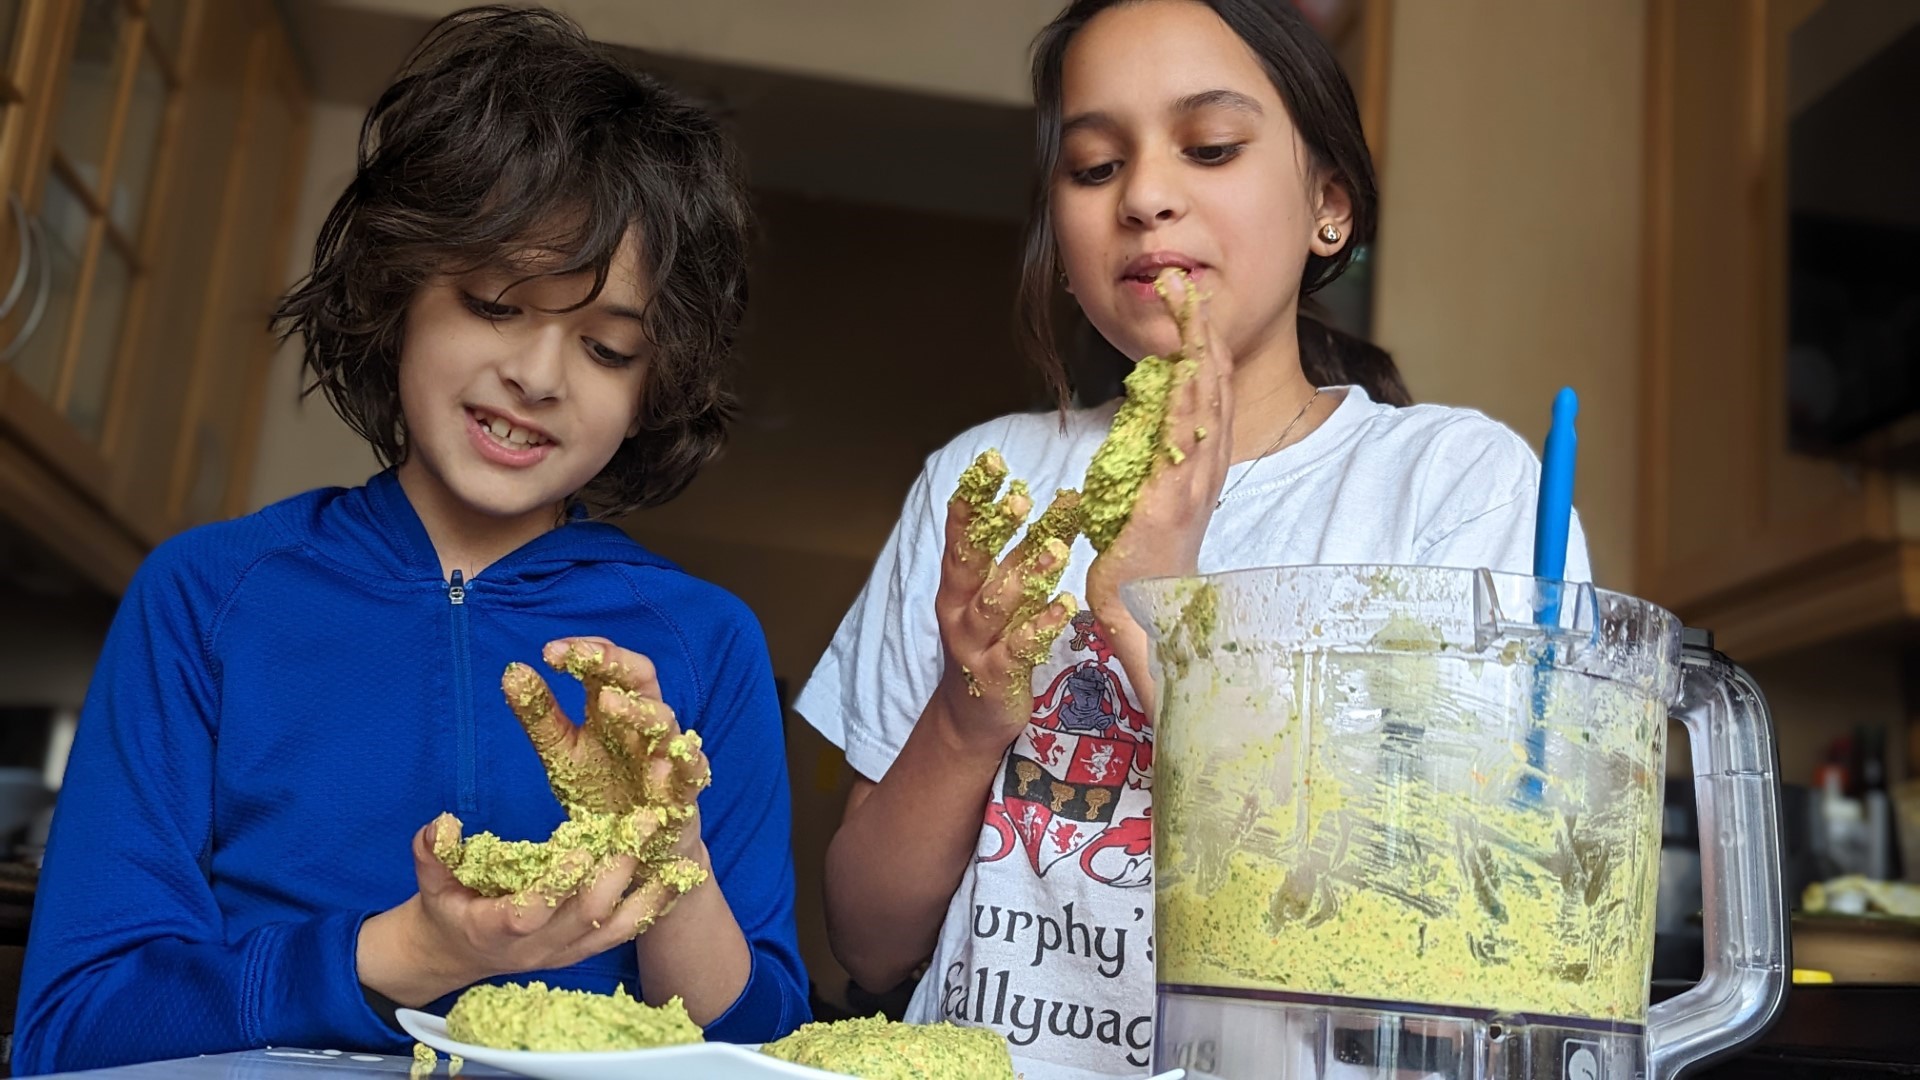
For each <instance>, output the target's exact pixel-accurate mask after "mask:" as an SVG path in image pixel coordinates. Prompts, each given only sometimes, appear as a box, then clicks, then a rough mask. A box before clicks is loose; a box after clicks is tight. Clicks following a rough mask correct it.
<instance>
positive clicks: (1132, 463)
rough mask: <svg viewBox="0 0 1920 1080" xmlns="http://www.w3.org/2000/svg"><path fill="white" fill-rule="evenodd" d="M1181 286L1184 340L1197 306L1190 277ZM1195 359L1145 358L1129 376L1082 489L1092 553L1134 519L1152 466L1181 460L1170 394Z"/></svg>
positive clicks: (1188, 375)
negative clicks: (1170, 426) (1171, 427)
mask: <svg viewBox="0 0 1920 1080" xmlns="http://www.w3.org/2000/svg"><path fill="white" fill-rule="evenodd" d="M1172 273H1180V271H1172ZM1163 276H1164V275H1163ZM1181 276H1182V277H1183V278H1185V275H1184V274H1182V275H1181ZM1185 287H1186V299H1185V301H1184V303H1183V304H1182V305H1181V311H1180V314H1179V317H1178V318H1177V319H1176V320H1175V321H1176V322H1178V323H1179V325H1180V334H1181V337H1183V338H1184V337H1185V336H1186V331H1187V324H1188V323H1189V322H1191V321H1192V319H1193V317H1194V314H1195V312H1196V311H1197V310H1198V306H1199V303H1200V295H1199V293H1198V292H1196V291H1195V290H1194V287H1193V282H1192V280H1191V279H1186V280H1185ZM1154 288H1155V289H1157V290H1159V292H1160V294H1161V295H1162V296H1165V295H1166V286H1165V285H1164V284H1163V283H1162V282H1161V281H1160V280H1156V281H1155V282H1154ZM1198 359H1199V358H1198V357H1191V356H1187V355H1185V354H1184V353H1181V352H1176V353H1174V354H1173V355H1171V356H1168V357H1166V358H1164V359H1162V358H1161V357H1158V356H1149V357H1147V358H1146V359H1144V360H1142V361H1140V362H1139V363H1138V364H1135V365H1134V366H1133V371H1131V372H1129V373H1128V375H1127V380H1126V387H1127V396H1126V400H1124V401H1122V402H1121V403H1120V409H1119V411H1118V412H1117V413H1115V414H1114V417H1113V427H1112V429H1111V430H1109V431H1108V432H1107V437H1106V440H1105V441H1103V442H1102V443H1101V444H1100V447H1099V449H1097V450H1095V451H1094V452H1093V461H1092V462H1091V463H1090V464H1089V465H1088V466H1087V477H1086V480H1085V481H1084V482H1082V483H1081V485H1080V489H1081V490H1082V491H1083V492H1085V493H1086V499H1085V502H1084V504H1083V510H1084V512H1085V518H1086V526H1085V527H1086V530H1087V540H1088V541H1089V542H1090V543H1092V544H1093V547H1094V550H1095V551H1105V550H1107V548H1109V547H1111V546H1112V545H1113V542H1114V540H1115V539H1117V538H1118V537H1119V535H1120V530H1122V529H1124V528H1126V525H1127V521H1128V519H1130V518H1132V517H1133V506H1134V503H1136V502H1138V501H1139V499H1140V489H1141V488H1142V487H1144V486H1145V485H1146V482H1147V478H1148V477H1149V476H1152V475H1153V470H1154V468H1155V467H1156V466H1158V464H1159V463H1160V462H1161V461H1163V460H1165V461H1171V462H1173V463H1174V464H1176V465H1177V464H1179V463H1180V460H1181V458H1182V457H1183V456H1184V455H1182V454H1181V452H1180V450H1179V449H1178V448H1177V447H1175V446H1174V445H1173V441H1172V439H1171V438H1170V437H1169V435H1168V431H1167V414H1168V413H1169V412H1170V411H1171V410H1172V408H1173V395H1174V392H1175V391H1176V390H1178V389H1179V388H1180V387H1181V386H1182V385H1183V384H1184V383H1185V382H1186V381H1187V380H1188V379H1189V378H1191V377H1192V376H1193V372H1194V370H1195V369H1196V368H1197V367H1198V366H1199V364H1198ZM1196 434H1197V435H1199V434H1200V433H1198V432H1196ZM1200 437H1202V438H1204V435H1200Z"/></svg>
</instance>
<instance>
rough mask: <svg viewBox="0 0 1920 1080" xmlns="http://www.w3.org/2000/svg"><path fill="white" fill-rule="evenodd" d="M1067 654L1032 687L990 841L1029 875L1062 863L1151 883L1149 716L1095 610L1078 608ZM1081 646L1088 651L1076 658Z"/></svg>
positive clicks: (992, 815) (994, 854) (992, 811)
mask: <svg viewBox="0 0 1920 1080" xmlns="http://www.w3.org/2000/svg"><path fill="white" fill-rule="evenodd" d="M1066 651H1067V656H1068V663H1067V664H1066V666H1065V667H1063V668H1062V669H1061V670H1060V671H1058V672H1057V673H1056V674H1054V675H1053V676H1052V677H1051V679H1050V680H1049V681H1048V683H1047V685H1046V686H1045V687H1044V688H1043V689H1041V690H1040V691H1039V692H1038V693H1036V694H1035V695H1034V699H1033V714H1032V717H1031V719H1029V720H1028V722H1027V727H1026V730H1025V731H1023V732H1021V734H1020V737H1019V738H1018V739H1016V740H1015V741H1014V744H1013V746H1012V747H1011V748H1009V750H1008V752H1007V757H1006V762H1005V766H1004V769H1003V770H1002V773H1001V776H1000V783H999V785H998V786H997V789H996V790H995V791H994V792H993V799H992V801H990V802H989V803H988V804H987V813H986V825H987V827H988V828H989V829H990V830H991V831H992V832H993V833H994V835H995V837H996V841H995V842H994V843H993V844H992V846H991V850H988V851H985V852H983V853H982V855H981V856H980V861H981V862H998V861H1000V860H1002V859H1005V858H1006V857H1007V856H1009V855H1011V854H1013V852H1014V851H1015V850H1016V849H1018V850H1021V851H1023V852H1024V853H1025V854H1026V856H1027V863H1028V865H1029V866H1031V867H1032V869H1033V872H1034V874H1035V875H1037V876H1040V877H1045V876H1047V874H1048V873H1050V872H1052V871H1053V870H1054V868H1055V867H1056V866H1059V865H1060V864H1062V863H1066V865H1067V867H1068V869H1067V870H1066V871H1063V872H1068V873H1071V872H1072V871H1073V870H1074V869H1076V868H1077V869H1078V871H1079V872H1080V873H1082V874H1085V875H1086V876H1087V877H1089V878H1091V879H1093V880H1094V881H1097V882H1100V883H1101V884H1105V885H1112V886H1116V887H1121V888H1130V887H1141V886H1146V885H1150V884H1152V881H1153V876H1152V821H1151V813H1152V806H1151V798H1150V795H1149V790H1150V788H1151V785H1152V777H1153V725H1152V722H1151V721H1150V720H1149V718H1148V717H1147V714H1146V713H1145V712H1144V711H1143V710H1142V709H1140V707H1139V706H1138V705H1136V704H1135V703H1134V701H1133V699H1132V696H1131V689H1130V688H1129V687H1128V686H1127V683H1126V680H1125V679H1124V678H1123V677H1122V675H1121V669H1120V664H1119V661H1117V660H1116V659H1114V656H1113V650H1112V648H1111V647H1110V646H1109V645H1108V644H1107V642H1106V640H1105V639H1104V638H1103V637H1102V636H1101V634H1100V630H1099V627H1098V625H1097V624H1096V623H1095V622H1094V619H1093V614H1092V613H1091V612H1084V611H1083V612H1081V613H1080V614H1078V615H1076V616H1074V619H1073V635H1072V637H1071V639H1069V640H1068V641H1067V644H1066ZM1079 654H1089V655H1087V656H1085V657H1084V658H1080V659H1075V657H1076V656H1078V655H1079Z"/></svg>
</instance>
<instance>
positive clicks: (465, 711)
mask: <svg viewBox="0 0 1920 1080" xmlns="http://www.w3.org/2000/svg"><path fill="white" fill-rule="evenodd" d="M467 589H468V585H467V584H466V583H465V582H464V581H463V580H462V579H461V575H460V571H458V570H455V571H454V572H453V578H452V580H450V581H448V582H447V605H448V610H449V611H450V612H451V613H452V622H453V712H454V723H455V724H456V725H457V727H456V736H455V739H456V743H457V749H458V757H459V763H460V764H459V791H458V795H457V802H456V804H455V805H456V806H458V807H459V810H460V812H461V813H463V814H466V813H472V812H473V811H474V810H475V809H476V807H475V799H474V790H473V756H474V754H473V741H474V733H473V651H472V647H471V644H470V642H469V640H468V635H467Z"/></svg>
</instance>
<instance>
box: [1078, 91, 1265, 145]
mask: <svg viewBox="0 0 1920 1080" xmlns="http://www.w3.org/2000/svg"><path fill="white" fill-rule="evenodd" d="M1202 109H1231V110H1233V111H1234V112H1242V113H1246V114H1247V115H1249V116H1253V117H1256V118H1257V117H1262V116H1265V115H1266V114H1267V110H1266V109H1264V108H1262V107H1261V106H1260V102H1259V101H1258V100H1256V99H1254V98H1252V97H1249V96H1247V95H1246V94H1243V93H1241V92H1240V91H1238V90H1225V89H1220V90H1201V91H1199V92H1198V93H1193V94H1187V95H1186V96H1184V97H1181V98H1179V99H1177V100H1175V101H1174V103H1173V110H1172V111H1173V112H1174V114H1175V115H1178V116H1185V115H1187V114H1189V113H1196V112H1199V111H1201V110H1202ZM1119 127H1120V122H1119V121H1117V120H1115V119H1114V118H1113V116H1112V115H1111V114H1109V113H1104V112H1098V111H1094V112H1083V113H1075V114H1074V115H1072V116H1070V117H1068V118H1067V119H1066V120H1065V121H1063V122H1062V123H1061V125H1060V135H1061V136H1062V137H1063V138H1064V137H1065V136H1068V135H1071V134H1073V133H1074V132H1076V131H1105V132H1112V131H1117V130H1118V129H1119Z"/></svg>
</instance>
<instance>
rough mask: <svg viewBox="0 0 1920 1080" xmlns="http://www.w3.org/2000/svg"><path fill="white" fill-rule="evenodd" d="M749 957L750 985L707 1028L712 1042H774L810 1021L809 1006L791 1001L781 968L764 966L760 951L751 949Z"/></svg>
mask: <svg viewBox="0 0 1920 1080" xmlns="http://www.w3.org/2000/svg"><path fill="white" fill-rule="evenodd" d="M747 955H748V957H749V958H750V959H749V961H748V962H749V963H750V964H751V965H752V966H751V967H750V968H749V969H748V970H747V985H745V986H743V987H741V988H740V996H739V997H737V998H735V999H734V1000H733V1004H731V1005H729V1006H727V1011H726V1012H723V1013H721V1014H720V1015H719V1016H718V1017H716V1018H715V1019H714V1021H713V1022H712V1023H710V1024H708V1025H707V1027H706V1032H707V1039H708V1040H709V1041H712V1042H734V1043H765V1042H772V1041H773V1040H775V1039H778V1038H780V1037H781V1036H783V1035H786V1034H787V1033H789V1032H791V1031H792V1030H793V1029H794V1028H797V1027H799V1026H800V1025H801V1024H803V1023H805V1022H807V1020H809V1019H811V1017H810V1016H809V1015H808V1010H807V1007H806V1005H805V1004H804V1003H803V1002H797V1001H793V1000H791V996H792V995H790V994H789V992H788V990H787V988H786V987H784V986H782V985H781V981H782V980H781V976H780V970H779V968H778V967H777V966H774V965H768V964H762V963H761V962H760V950H758V949H754V948H748V950H747Z"/></svg>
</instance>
